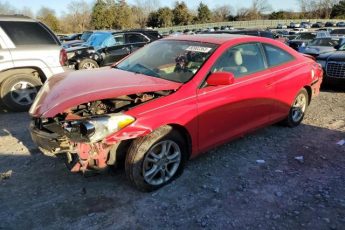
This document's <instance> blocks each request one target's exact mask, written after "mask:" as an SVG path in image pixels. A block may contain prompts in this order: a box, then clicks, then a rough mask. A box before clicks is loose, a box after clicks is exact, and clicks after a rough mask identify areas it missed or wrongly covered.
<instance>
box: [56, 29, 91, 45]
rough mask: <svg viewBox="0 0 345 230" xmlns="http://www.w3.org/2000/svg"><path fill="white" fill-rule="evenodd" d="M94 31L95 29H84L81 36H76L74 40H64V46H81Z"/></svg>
mask: <svg viewBox="0 0 345 230" xmlns="http://www.w3.org/2000/svg"><path fill="white" fill-rule="evenodd" d="M93 33H94V31H84V32H83V33H82V34H81V36H80V38H78V37H77V38H76V39H74V40H68V41H64V42H63V43H62V47H63V48H64V49H67V48H71V47H74V46H80V45H81V44H83V43H84V42H86V41H87V40H89V38H90V37H91V35H92V34H93Z"/></svg>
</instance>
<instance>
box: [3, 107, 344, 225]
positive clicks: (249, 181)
mask: <svg viewBox="0 0 345 230" xmlns="http://www.w3.org/2000/svg"><path fill="white" fill-rule="evenodd" d="M4 118H5V120H6V124H7V125H6V126H5V127H3V126H2V129H1V135H2V137H4V136H6V137H8V135H11V136H12V137H13V138H16V139H17V140H18V143H17V144H14V145H18V146H19V148H20V144H19V142H23V144H24V143H25V146H33V143H30V142H31V140H30V139H29V138H27V137H29V133H28V131H27V130H26V129H25V130H23V129H22V128H21V125H23V123H26V122H28V117H27V115H26V114H20V118H19V119H18V117H17V118H16V119H14V118H13V119H12V117H11V116H6V117H4V116H3V115H1V119H0V120H1V121H4ZM18 120H20V121H18ZM3 124H4V123H2V125H3ZM15 124H18V125H15ZM310 133H312V134H313V135H310ZM301 137H303V138H301ZM341 138H344V132H340V131H337V130H331V129H327V128H321V127H316V126H311V125H306V124H302V125H300V126H299V127H296V128H294V129H290V128H283V127H279V126H270V127H267V128H264V129H261V130H258V131H256V132H255V133H252V134H249V135H246V136H245V137H243V138H240V139H237V140H234V141H232V142H229V143H226V144H224V145H222V146H219V147H217V148H214V149H212V150H210V151H208V152H207V153H205V154H202V155H200V156H199V157H197V158H196V159H194V160H192V161H190V162H188V164H187V167H186V169H185V172H184V174H183V175H182V176H181V177H180V178H179V179H178V180H176V181H174V182H173V183H171V184H169V185H167V186H165V187H163V188H161V189H160V190H158V191H156V192H153V193H142V192H139V191H137V190H136V189H134V188H133V187H132V186H130V184H129V182H128V181H127V180H126V177H125V174H124V171H123V170H120V171H118V172H117V173H107V174H103V175H100V176H97V177H90V178H84V177H82V176H80V174H72V173H70V172H68V170H66V169H65V166H64V163H63V162H61V160H60V159H57V158H52V157H46V156H43V155H41V154H36V153H37V152H35V153H33V152H30V153H29V154H28V153H27V152H26V151H23V152H19V153H21V154H17V152H14V153H9V152H8V153H7V152H6V151H3V150H4V146H0V173H2V172H6V171H8V170H12V172H13V173H12V176H11V177H10V178H8V179H6V180H1V179H0V185H1V186H0V201H1V204H2V209H0V218H1V219H2V221H1V223H0V228H1V227H2V228H4V229H7V228H13V227H15V226H16V227H15V228H22V227H25V226H26V227H27V226H30V227H32V228H35V227H39V226H52V225H53V224H55V226H58V227H57V228H59V227H63V226H64V224H66V223H69V224H71V225H69V226H72V225H73V226H81V225H80V224H82V223H85V220H86V219H88V220H97V219H98V220H99V219H101V220H102V222H103V221H105V222H106V223H107V225H108V227H109V226H126V227H128V228H135V227H136V226H138V225H142V226H151V227H154V224H155V223H156V222H157V221H159V220H160V218H163V217H164V215H168V216H169V218H168V219H167V220H166V221H165V222H161V227H169V226H170V227H171V226H175V224H176V223H175V220H181V219H183V218H182V217H181V216H190V217H192V216H200V215H201V216H203V215H206V214H207V213H209V212H211V213H213V214H212V215H213V217H212V219H215V220H217V219H222V218H225V217H226V216H228V217H229V218H230V217H231V219H236V218H238V219H241V218H242V217H241V216H243V215H242V214H244V213H246V215H245V216H248V214H249V215H250V214H251V213H252V214H255V215H257V213H258V212H259V213H261V212H262V210H261V209H260V208H261V207H264V206H265V205H266V206H267V204H271V205H272V209H274V208H273V207H276V206H277V207H279V210H278V209H277V210H272V211H276V212H277V213H278V214H279V215H281V216H284V215H285V214H284V213H285V212H286V210H290V209H291V212H292V211H294V210H298V211H299V212H301V210H300V208H303V207H302V206H301V207H299V206H298V205H296V204H294V203H291V202H290V201H289V200H291V199H297V198H296V197H299V196H303V194H304V193H305V190H304V189H306V188H305V187H303V186H300V185H301V184H302V185H304V183H307V184H308V187H307V188H308V189H309V190H308V193H309V194H314V192H315V194H317V192H318V191H319V190H320V187H321V186H328V187H330V189H333V187H332V186H335V185H333V184H332V183H334V180H335V179H332V180H327V178H326V179H324V180H322V181H319V180H317V178H318V177H322V178H325V177H326V176H329V177H330V178H336V176H339V175H338V174H340V173H341V172H342V171H341V170H337V168H339V167H344V165H345V164H344V159H343V153H342V150H341V148H343V147H344V146H340V145H337V144H336V142H337V141H338V140H339V139H341ZM320 140H322V141H320ZM255 143H260V145H258V144H255ZM325 146H326V147H327V149H325ZM12 149H13V146H12ZM296 156H303V163H302V162H300V161H298V160H296V159H295V158H296ZM258 159H262V160H264V162H265V163H264V164H262V165H260V164H258V163H257V162H256V160H258ZM319 169H320V170H319ZM329 172H331V173H333V174H334V175H333V174H332V175H328V174H327V173H329ZM340 178H341V177H340ZM287 182H288V183H287ZM331 182H332V183H331ZM314 190H315V191H314ZM208 191H209V192H208ZM277 191H278V192H281V193H282V194H284V195H283V196H284V199H281V197H279V195H275V194H277ZM12 193H15V194H16V195H15V199H13V194H12ZM229 193H230V194H232V195H229ZM236 194H242V195H241V196H237V195H236ZM278 194H279V193H278ZM285 200H288V201H289V202H285ZM306 202H309V201H306ZM222 203H226V205H221V204H222ZM297 203H298V202H297ZM308 205H310V206H312V208H311V209H308V210H304V209H303V212H304V213H305V212H310V213H313V210H315V213H314V215H317V212H318V210H319V209H318V206H317V205H319V204H318V203H315V204H314V203H311V204H309V203H308ZM314 206H315V207H314ZM180 207H181V208H180ZM201 207H202V208H201ZM327 208H328V207H327ZM330 208H332V207H330ZM324 209H325V208H324ZM152 210H155V215H156V216H157V219H155V221H156V222H154V221H153V220H150V219H147V218H141V217H142V216H150V215H151V214H152ZM174 210H175V211H174ZM206 210H208V211H206ZM284 210H285V211H284ZM47 213H49V215H46V214H47ZM164 213H165V214H164ZM217 213H221V214H217ZM162 215H163V217H162ZM207 215H210V214H207ZM260 215H261V214H260ZM38 216H42V217H43V216H44V218H37V217H38ZM114 216H116V219H114ZM224 216H225V217H224ZM170 217H171V218H170ZM262 217H263V218H264V219H265V212H262ZM287 218H288V217H287ZM291 218H292V221H297V220H296V219H294V218H296V217H294V216H293V217H291ZM110 219H112V220H113V221H110ZM109 221H110V222H109ZM151 221H153V222H151ZM183 221H188V218H187V220H185V219H183ZM192 221H193V222H192V223H190V222H186V223H185V224H187V225H190V224H195V223H196V220H192ZM246 221H247V220H246ZM270 221H271V222H272V221H273V222H274V223H276V224H280V222H281V219H279V218H277V219H273V220H270ZM14 223H15V225H14ZM293 223H294V222H292V223H290V224H292V225H290V227H291V226H294V224H293ZM246 224H250V221H248V222H246ZM297 224H299V222H298V221H297ZM187 225H184V226H187ZM242 226H243V225H242ZM246 226H248V225H246ZM297 226H299V225H297ZM297 226H296V227H297Z"/></svg>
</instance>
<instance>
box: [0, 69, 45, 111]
mask: <svg viewBox="0 0 345 230" xmlns="http://www.w3.org/2000/svg"><path fill="white" fill-rule="evenodd" d="M41 85H42V82H41V81H40V80H39V79H38V78H37V77H35V76H34V75H32V74H28V73H18V74H15V75H12V76H10V77H8V78H6V79H5V80H4V81H3V82H2V84H1V88H0V98H1V101H2V103H3V104H4V105H5V106H6V107H7V108H8V109H9V110H11V111H15V112H23V111H27V110H28V109H29V108H30V106H31V104H32V103H33V101H34V99H35V97H36V95H37V92H38V90H39V88H40V87H41Z"/></svg>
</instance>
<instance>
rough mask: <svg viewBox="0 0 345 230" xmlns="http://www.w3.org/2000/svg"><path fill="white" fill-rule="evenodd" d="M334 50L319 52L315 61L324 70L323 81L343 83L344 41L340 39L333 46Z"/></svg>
mask: <svg viewBox="0 0 345 230" xmlns="http://www.w3.org/2000/svg"><path fill="white" fill-rule="evenodd" d="M334 48H335V49H336V51H334V52H328V53H324V54H320V55H319V56H318V57H317V62H318V63H319V64H320V65H321V66H322V68H323V69H324V71H325V83H328V84H333V83H336V84H338V83H339V84H344V83H345V43H344V40H343V39H342V40H340V42H339V44H338V45H336V46H335V47H334Z"/></svg>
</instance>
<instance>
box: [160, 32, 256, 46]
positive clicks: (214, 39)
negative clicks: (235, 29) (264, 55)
mask: <svg viewBox="0 0 345 230" xmlns="http://www.w3.org/2000/svg"><path fill="white" fill-rule="evenodd" d="M250 37H252V38H257V40H258V41H259V40H260V38H261V37H256V36H247V35H242V34H213V33H212V34H196V35H177V36H169V37H166V38H163V39H164V40H181V41H194V42H202V43H213V44H217V45H221V44H224V43H226V42H228V41H230V40H237V39H240V38H250Z"/></svg>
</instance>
